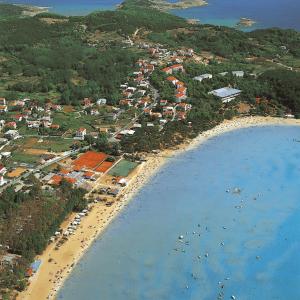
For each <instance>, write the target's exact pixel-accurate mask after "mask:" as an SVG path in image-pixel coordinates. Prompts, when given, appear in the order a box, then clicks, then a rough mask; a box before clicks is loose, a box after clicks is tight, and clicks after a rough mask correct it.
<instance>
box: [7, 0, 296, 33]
mask: <svg viewBox="0 0 300 300" xmlns="http://www.w3.org/2000/svg"><path fill="white" fill-rule="evenodd" d="M169 1H170V2H176V0H169ZM207 1H208V3H209V5H208V6H205V7H194V8H190V9H185V10H173V11H172V13H174V14H176V15H178V16H181V17H184V18H190V19H199V20H200V21H201V23H210V24H215V25H226V26H235V24H236V23H237V22H238V21H239V19H240V18H241V17H247V18H253V19H254V20H256V21H257V22H258V23H257V24H256V25H255V26H254V27H252V29H256V28H265V27H281V28H293V29H297V30H300V18H299V12H300V1H299V0H251V1H249V0H207ZM5 2H9V3H22V4H32V5H37V6H46V7H50V11H52V12H56V13H60V14H65V15H85V14H88V13H91V12H93V11H95V10H105V9H114V8H115V7H116V5H117V4H119V3H120V2H122V0H5Z"/></svg>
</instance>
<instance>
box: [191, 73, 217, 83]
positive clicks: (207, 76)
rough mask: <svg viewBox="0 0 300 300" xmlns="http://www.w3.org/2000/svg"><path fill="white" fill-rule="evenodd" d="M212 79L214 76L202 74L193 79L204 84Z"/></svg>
mask: <svg viewBox="0 0 300 300" xmlns="http://www.w3.org/2000/svg"><path fill="white" fill-rule="evenodd" d="M212 78H213V76H212V74H202V75H199V76H196V77H194V78H193V79H194V80H197V81H200V82H202V81H203V80H204V79H212Z"/></svg>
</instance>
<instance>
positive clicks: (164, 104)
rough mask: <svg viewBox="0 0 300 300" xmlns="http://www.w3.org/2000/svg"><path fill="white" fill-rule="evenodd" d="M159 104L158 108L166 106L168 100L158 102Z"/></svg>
mask: <svg viewBox="0 0 300 300" xmlns="http://www.w3.org/2000/svg"><path fill="white" fill-rule="evenodd" d="M159 104H160V106H166V105H167V104H168V100H160V101H159Z"/></svg>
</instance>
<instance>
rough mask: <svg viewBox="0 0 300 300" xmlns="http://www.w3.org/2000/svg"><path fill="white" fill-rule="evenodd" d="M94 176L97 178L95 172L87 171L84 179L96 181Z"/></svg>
mask: <svg viewBox="0 0 300 300" xmlns="http://www.w3.org/2000/svg"><path fill="white" fill-rule="evenodd" d="M94 176H95V173H94V172H90V171H87V172H85V173H84V174H83V177H84V178H85V179H90V180H92V179H94Z"/></svg>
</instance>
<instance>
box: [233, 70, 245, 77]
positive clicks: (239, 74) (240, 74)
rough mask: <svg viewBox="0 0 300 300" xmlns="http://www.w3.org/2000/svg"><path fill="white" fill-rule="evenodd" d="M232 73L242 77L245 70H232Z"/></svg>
mask: <svg viewBox="0 0 300 300" xmlns="http://www.w3.org/2000/svg"><path fill="white" fill-rule="evenodd" d="M232 75H233V76H236V77H244V75H245V72H244V71H232Z"/></svg>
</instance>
